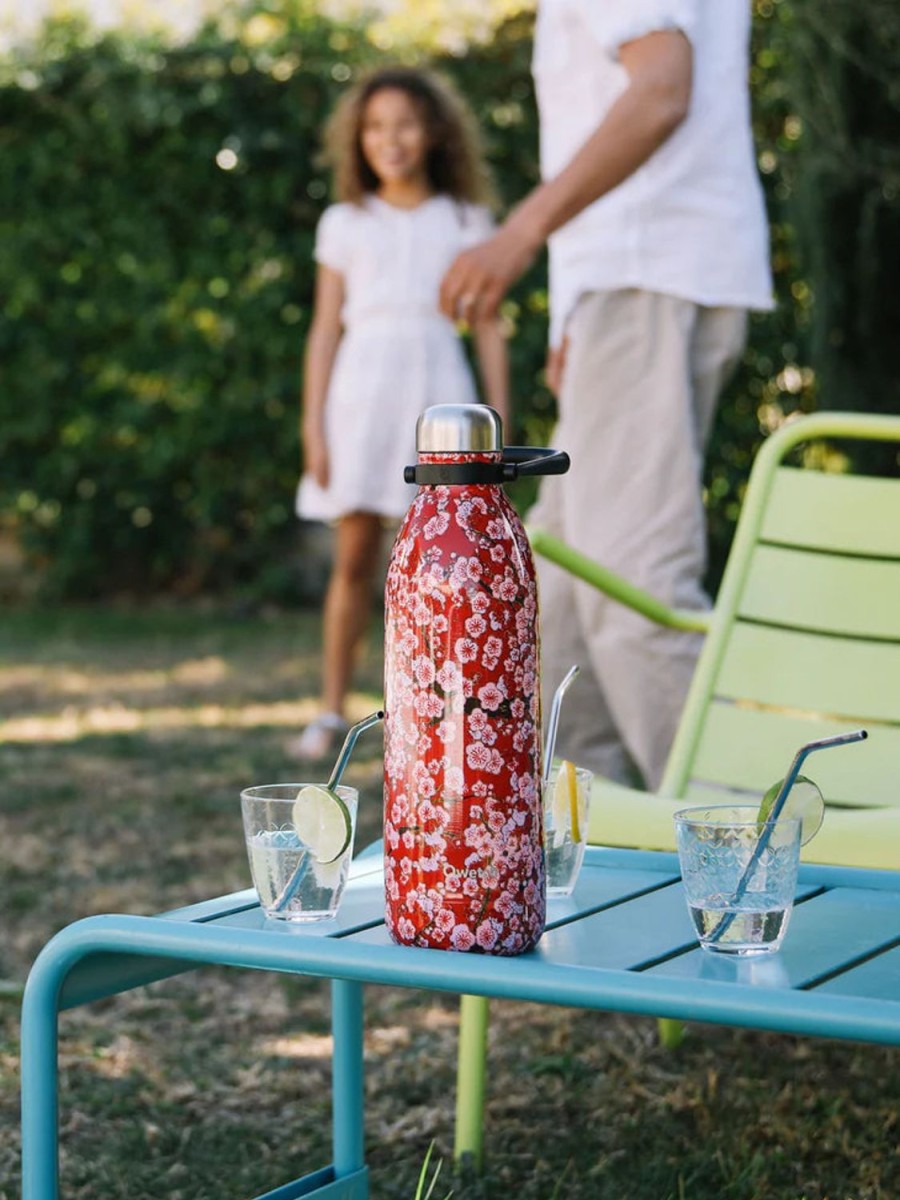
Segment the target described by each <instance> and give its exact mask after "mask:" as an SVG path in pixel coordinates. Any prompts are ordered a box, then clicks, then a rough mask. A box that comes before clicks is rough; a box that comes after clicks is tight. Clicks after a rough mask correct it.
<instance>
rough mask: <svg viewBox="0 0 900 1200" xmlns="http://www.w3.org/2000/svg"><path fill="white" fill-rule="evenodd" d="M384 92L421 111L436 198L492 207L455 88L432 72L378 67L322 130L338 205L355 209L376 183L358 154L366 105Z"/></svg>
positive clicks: (477, 146) (477, 143)
mask: <svg viewBox="0 0 900 1200" xmlns="http://www.w3.org/2000/svg"><path fill="white" fill-rule="evenodd" d="M387 88H391V89H396V90H398V91H401V92H405V93H406V94H407V95H408V96H409V97H410V98H411V99H412V100H413V101H414V103H415V104H416V105H417V106H418V107H419V109H420V110H421V112H422V116H423V120H424V122H425V129H426V133H427V135H428V142H429V149H428V155H427V159H426V164H425V169H426V172H427V175H428V181H429V183H430V184H431V187H432V188H433V189H434V191H435V192H436V193H437V194H439V195H447V196H451V197H452V198H453V199H455V200H462V201H467V202H469V203H472V204H493V203H494V202H495V198H494V192H493V188H492V186H491V181H490V176H489V174H488V170H487V166H486V164H485V161H484V155H483V153H482V149H481V139H480V137H479V135H478V129H477V127H476V125H475V120H474V118H473V116H472V112H471V110H470V109H469V107H468V105H467V104H466V102H465V101H464V100H463V98H462V97H461V96H460V95H459V93H458V92H457V91H456V89H455V88H454V87H453V85H452V84H451V83H450V82H449V81H448V80H446V79H444V78H443V77H441V76H439V75H436V74H435V73H434V72H432V71H425V70H422V69H420V68H415V67H403V66H394V67H382V68H380V69H379V70H376V71H373V72H371V73H370V74H368V75H366V76H365V77H364V78H363V79H361V80H360V81H359V82H358V83H357V84H356V85H355V86H354V87H353V88H351V90H350V91H349V92H348V93H347V94H346V95H345V96H344V97H343V98H342V99H341V100H340V101H339V103H338V105H337V107H336V108H335V110H334V112H333V113H332V115H331V117H330V118H329V120H328V123H327V124H326V126H325V134H324V158H325V161H326V163H327V164H328V165H329V166H330V167H331V170H332V172H333V175H334V193H335V198H336V199H337V200H343V201H348V202H350V203H353V204H358V203H359V202H360V200H362V198H363V197H364V196H365V195H366V194H367V193H370V192H374V191H376V190H377V188H378V187H379V184H380V180H379V179H378V176H377V175H376V174H375V172H374V171H373V170H372V168H371V167H370V166H369V164H368V163H367V162H366V158H365V155H364V154H363V150H362V126H363V118H364V115H365V110H366V105H367V104H368V102H369V100H371V98H372V97H373V96H374V95H375V93H376V92H380V91H383V90H385V89H387Z"/></svg>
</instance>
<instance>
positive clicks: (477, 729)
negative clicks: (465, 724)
mask: <svg viewBox="0 0 900 1200" xmlns="http://www.w3.org/2000/svg"><path fill="white" fill-rule="evenodd" d="M468 719H469V731H470V733H471V734H472V736H473V737H474V738H480V737H481V735H482V734H483V733H484V731H485V729H487V727H488V725H489V724H490V721H489V718H488V715H487V713H486V712H485V711H484V709H483V708H476V709H475V710H474V711H473V712H470V713H469V718H468Z"/></svg>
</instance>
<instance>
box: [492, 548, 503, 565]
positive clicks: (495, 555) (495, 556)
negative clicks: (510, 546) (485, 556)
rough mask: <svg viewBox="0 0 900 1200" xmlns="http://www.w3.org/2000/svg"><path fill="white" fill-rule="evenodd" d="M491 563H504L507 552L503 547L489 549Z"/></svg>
mask: <svg viewBox="0 0 900 1200" xmlns="http://www.w3.org/2000/svg"><path fill="white" fill-rule="evenodd" d="M490 555H491V562H495V563H502V562H505V561H506V557H507V550H506V547H505V546H491V549H490Z"/></svg>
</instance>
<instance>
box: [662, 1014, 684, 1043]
mask: <svg viewBox="0 0 900 1200" xmlns="http://www.w3.org/2000/svg"><path fill="white" fill-rule="evenodd" d="M657 1027H658V1029H659V1040H660V1041H661V1042H662V1044H663V1045H664V1046H665V1048H666V1049H667V1050H677V1049H678V1047H679V1046H680V1045H681V1043H682V1041H683V1040H684V1025H683V1023H682V1022H681V1021H676V1020H675V1019H674V1018H673V1017H660V1018H659V1020H658V1021H657Z"/></svg>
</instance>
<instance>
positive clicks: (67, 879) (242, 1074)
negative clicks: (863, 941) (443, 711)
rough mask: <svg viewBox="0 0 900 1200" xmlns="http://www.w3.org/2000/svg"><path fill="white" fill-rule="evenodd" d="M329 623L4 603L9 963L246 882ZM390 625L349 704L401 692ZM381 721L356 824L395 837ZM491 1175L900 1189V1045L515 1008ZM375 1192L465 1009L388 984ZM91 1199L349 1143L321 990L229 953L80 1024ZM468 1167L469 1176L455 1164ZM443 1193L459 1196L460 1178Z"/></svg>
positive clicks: (71, 1110) (501, 1187) (644, 1192)
mask: <svg viewBox="0 0 900 1200" xmlns="http://www.w3.org/2000/svg"><path fill="white" fill-rule="evenodd" d="M317 638H318V620H317V618H316V617H315V616H313V615H310V614H302V613H301V614H289V615H285V614H275V615H272V616H270V617H268V618H266V619H252V620H248V619H244V620H236V619H229V618H227V617H226V616H223V615H221V614H217V613H215V612H208V613H199V612H192V613H183V612H168V611H159V612H156V611H153V612H147V613H143V614H139V615H135V614H122V613H114V612H109V611H106V610H101V609H98V610H77V611H71V612H70V611H66V612H61V613H21V614H12V615H9V614H7V615H5V616H4V619H3V622H2V626H0V780H2V784H0V894H2V896H3V909H4V919H3V922H2V938H0V979H2V980H5V981H9V982H10V983H11V984H13V985H15V984H16V983H17V982H20V981H22V980H23V979H24V977H25V974H26V972H27V969H28V965H29V963H30V962H31V960H32V958H33V957H34V955H35V954H36V953H37V951H38V949H39V948H40V946H41V945H42V944H43V943H44V942H45V941H46V940H47V938H48V937H49V936H50V935H51V934H52V933H53V932H54V931H55V930H56V929H58V928H59V927H60V926H62V925H64V924H66V923H68V922H69V921H70V920H73V919H75V918H77V917H80V916H85V915H87V914H90V913H97V912H110V911H119V912H136V913H152V912H156V911H159V910H162V909H165V908H174V907H177V906H179V905H182V904H187V903H189V902H190V901H192V900H200V899H203V898H206V897H209V896H213V895H217V894H219V893H222V892H227V891H229V890H233V889H237V888H241V887H246V886H248V885H249V873H248V870H247V864H246V859H245V853H244V846H243V839H242V833H241V823H240V816H239V811H238V799H237V797H238V792H239V791H240V788H241V787H242V786H244V785H246V784H248V783H260V782H268V781H275V780H278V779H283V778H288V777H291V776H293V777H296V775H297V768H296V767H295V766H292V765H291V764H290V763H289V761H288V759H287V758H286V757H285V755H284V752H283V749H282V743H283V741H284V740H285V738H286V736H288V735H289V734H290V733H292V732H294V731H295V730H296V729H297V728H298V727H299V726H301V725H302V724H303V723H304V721H305V720H307V719H308V718H309V717H310V716H311V715H312V713H313V711H314V708H315V705H314V700H313V699H312V698H313V697H314V695H315V691H316V672H317V662H318V643H317ZM380 666H381V664H380V655H379V648H378V631H377V630H376V631H375V634H374V636H373V641H372V646H371V648H370V650H369V653H368V656H367V659H366V662H365V664H364V667H363V670H362V672H361V674H360V680H359V688H360V690H359V691H358V692H357V693H355V694H354V696H353V703H352V712H353V715H354V716H355V717H362V716H364V715H365V714H366V713H368V712H370V711H372V709H374V708H375V707H377V705H378V703H379V701H380V689H381V684H380ZM379 753H380V741H379V738H378V737H377V736H373V735H371V734H370V735H368V740H365V741H361V742H360V744H359V746H358V748H357V755H356V756H355V759H354V762H353V764H352V766H351V768H350V770H349V772H348V782H351V783H354V784H356V785H357V786H359V788H360V790H361V819H360V836H359V841H358V845H359V846H362V845H364V844H366V843H367V842H368V841H370V840H371V839H372V838H374V837H376V836H378V833H379V831H380V821H381V814H380V788H381V776H380V760H379ZM493 1012H494V1019H493V1022H492V1030H491V1038H492V1044H491V1060H490V1061H491V1066H490V1076H489V1087H490V1100H489V1113H488V1147H489V1153H490V1159H489V1164H488V1172H487V1175H486V1177H485V1180H484V1181H483V1183H478V1184H475V1183H472V1182H471V1181H469V1182H465V1181H460V1180H455V1181H453V1180H450V1179H449V1177H448V1180H447V1186H448V1187H449V1186H450V1184H451V1183H452V1184H453V1187H454V1200H474V1198H476V1197H477V1198H478V1200H500V1198H503V1200H505V1198H506V1197H509V1196H512V1195H515V1196H516V1197H517V1200H554V1198H558V1200H562V1198H566V1200H623V1198H630V1200H896V1198H897V1197H898V1196H900V1156H898V1150H897V1146H898V1142H900V1121H898V1111H900V1069H898V1068H900V1053H898V1052H897V1051H896V1050H890V1049H884V1048H879V1047H871V1046H852V1045H842V1044H838V1043H828V1042H824V1041H819V1042H812V1041H807V1040H798V1039H793V1038H789V1037H778V1036H775V1035H766V1034H750V1033H744V1032H737V1031H732V1030H728V1029H723V1028H718V1027H712V1026H699V1025H696V1026H692V1027H691V1028H690V1030H689V1036H688V1038H687V1039H686V1041H685V1043H684V1045H683V1046H682V1048H681V1049H680V1050H679V1051H677V1052H675V1053H669V1052H666V1051H664V1050H662V1049H661V1048H660V1047H659V1046H658V1044H657V1040H656V1025H655V1022H654V1021H652V1020H643V1019H640V1018H624V1017H614V1016H607V1015H605V1014H586V1013H581V1012H574V1011H570V1010H566V1009H555V1010H550V1009H547V1008H543V1007H538V1006H531V1005H525V1004H513V1003H497V1004H495V1005H494V1008H493ZM18 1016H19V1013H18V999H17V997H16V995H15V987H14V986H13V987H7V986H6V985H5V984H4V985H2V986H0V1039H2V1041H0V1200H13V1197H17V1196H18V1194H19V1182H18V1180H19V1161H18ZM367 1016H368V1024H367V1041H366V1053H367V1069H368V1075H367V1088H368V1125H367V1130H366V1134H367V1150H368V1159H369V1164H370V1166H371V1168H372V1173H373V1180H372V1195H373V1198H374V1200H388V1198H391V1200H393V1198H402V1200H412V1197H413V1195H414V1191H415V1181H416V1178H417V1175H418V1170H419V1166H420V1164H421V1162H422V1159H423V1157H424V1155H425V1152H426V1150H427V1147H428V1145H429V1143H430V1142H431V1141H432V1139H434V1140H435V1142H436V1149H437V1153H438V1154H440V1155H443V1156H444V1158H445V1159H449V1155H450V1151H451V1145H452V1133H453V1130H452V1120H453V1100H454V1095H453V1085H454V1056H455V1049H456V1020H457V1018H456V1004H455V1002H454V1001H453V1000H452V999H451V998H449V997H448V998H439V997H433V996H427V997H423V996H421V995H419V994H417V993H415V992H407V991H404V990H402V989H388V988H371V989H369V990H368V991H367ZM62 1034H63V1040H62V1062H63V1067H64V1071H63V1095H62V1110H61V1123H62V1129H63V1164H62V1172H63V1195H64V1196H65V1197H66V1198H67V1200H74V1198H76V1197H78V1198H82V1197H83V1198H90V1200H120V1198H121V1200H125V1198H126V1197H127V1198H128V1200H151V1197H152V1198H153V1200H157V1198H158V1197H163V1196H165V1197H167V1198H168V1200H249V1198H250V1197H253V1196H257V1195H259V1194H260V1193H262V1192H264V1191H266V1190H268V1189H270V1188H273V1187H275V1186H276V1185H278V1184H281V1183H284V1182H286V1181H287V1180H289V1179H292V1178H295V1177H296V1176H297V1175H300V1174H302V1173H304V1172H305V1171H307V1170H311V1169H313V1168H315V1167H318V1166H321V1165H323V1164H324V1163H325V1162H326V1161H328V1157H329V1134H328V1114H329V1065H330V1040H329V1017H328V996H327V989H326V987H325V986H324V985H319V984H308V983H303V982H299V981H297V980H292V979H286V978H284V977H281V976H275V975H269V974H260V973H252V972H236V971H232V972H228V971H224V970H222V971H219V970H205V971H200V972H195V973H192V974H189V975H186V976H184V977H182V978H180V979H175V980H170V981H166V982H163V983H159V984H155V985H154V986H152V987H150V988H146V989H143V990H140V991H137V992H134V993H132V994H130V995H127V996H123V997H119V998H116V999H113V1000H109V1001H104V1002H102V1003H99V1004H96V1005H94V1006H92V1007H90V1008H83V1009H76V1010H74V1011H73V1012H72V1013H70V1014H67V1015H66V1016H65V1017H64V1018H63V1022H62ZM448 1175H449V1173H448ZM444 1194H445V1193H444V1191H439V1192H438V1193H436V1198H437V1197H438V1196H440V1197H443V1196H444Z"/></svg>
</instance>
